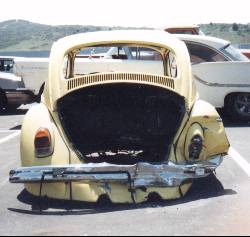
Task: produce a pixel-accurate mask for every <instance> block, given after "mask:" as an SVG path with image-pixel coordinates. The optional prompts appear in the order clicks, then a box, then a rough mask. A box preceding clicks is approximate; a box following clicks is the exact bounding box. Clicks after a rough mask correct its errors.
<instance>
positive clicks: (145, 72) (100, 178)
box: [10, 31, 229, 203]
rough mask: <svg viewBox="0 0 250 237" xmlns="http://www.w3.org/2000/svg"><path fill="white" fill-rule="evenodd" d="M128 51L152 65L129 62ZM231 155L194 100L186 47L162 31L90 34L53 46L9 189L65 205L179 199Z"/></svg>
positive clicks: (205, 108)
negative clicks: (89, 55) (85, 54)
mask: <svg viewBox="0 0 250 237" xmlns="http://www.w3.org/2000/svg"><path fill="white" fill-rule="evenodd" d="M104 46H105V47H109V48H112V47H118V51H117V54H115V55H114V57H113V58H110V59H108V58H105V59H92V61H91V62H92V65H91V64H90V61H89V63H88V64H84V65H85V66H86V68H85V69H84V65H81V67H80V68H77V62H78V60H77V58H79V57H81V52H82V51H83V49H86V48H91V47H94V48H98V47H104ZM126 47H132V48H133V49H134V52H140V51H143V52H145V54H144V55H147V56H146V60H144V59H141V58H140V57H137V56H138V55H136V53H135V54H134V57H135V58H134V59H130V60H128V59H127V58H126V56H124V55H125V54H124V51H123V50H122V49H123V48H126ZM150 52H151V53H150ZM154 54H156V55H158V56H160V57H161V60H159V59H157V61H156V60H152V59H150V57H149V55H154ZM159 65H160V66H161V67H159ZM156 67H157V68H156ZM156 71H157V74H156ZM228 149H229V143H228V139H227V136H226V134H225V130H224V126H223V123H222V119H221V118H220V116H219V115H218V113H217V112H216V110H215V108H214V107H213V106H212V105H210V104H208V103H207V102H205V101H202V100H198V99H197V92H196V89H195V86H194V81H193V80H192V71H191V64H190V57H189V54H188V51H187V48H186V46H185V44H184V43H183V42H181V41H180V40H178V39H176V38H175V37H173V36H171V35H169V34H167V33H166V32H164V31H109V32H94V33H85V34H79V35H73V36H68V37H66V38H63V39H61V40H59V41H57V42H56V43H55V44H54V45H53V47H52V51H51V57H50V65H49V77H48V80H47V81H46V83H45V89H44V93H43V95H42V102H41V103H40V104H38V105H36V106H34V107H32V108H31V109H30V110H29V112H28V113H27V115H26V117H25V118H24V122H23V125H22V134H21V163H22V168H18V169H16V170H12V171H11V172H10V182H11V183H24V184H25V187H26V189H27V190H28V192H30V193H31V194H33V195H35V196H47V197H50V198H56V199H64V200H78V201H87V202H96V201H97V200H99V199H100V198H102V197H103V196H106V197H108V198H110V200H111V201H112V202H114V203H133V202H134V203H141V202H144V201H147V200H148V198H149V196H150V194H152V193H153V194H155V193H157V194H159V195H160V196H161V197H162V198H163V199H175V198H180V197H182V196H183V195H185V194H186V193H187V191H188V190H189V188H190V187H191V185H192V182H193V180H194V179H198V178H203V177H207V176H208V175H210V174H211V173H212V172H214V170H215V169H216V168H217V167H218V166H219V165H220V164H221V162H222V160H223V157H224V155H226V154H227V152H228Z"/></svg>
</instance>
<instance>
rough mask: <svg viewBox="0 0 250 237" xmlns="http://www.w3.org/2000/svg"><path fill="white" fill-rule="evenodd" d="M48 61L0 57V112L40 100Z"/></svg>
mask: <svg viewBox="0 0 250 237" xmlns="http://www.w3.org/2000/svg"><path fill="white" fill-rule="evenodd" d="M47 74H48V59H38V58H19V57H0V110H13V109H16V108H18V107H19V106H20V105H22V104H29V103H32V102H36V101H39V100H40V96H41V94H42V90H43V85H44V81H45V78H46V77H47Z"/></svg>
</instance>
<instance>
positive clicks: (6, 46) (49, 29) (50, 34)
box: [0, 20, 135, 52]
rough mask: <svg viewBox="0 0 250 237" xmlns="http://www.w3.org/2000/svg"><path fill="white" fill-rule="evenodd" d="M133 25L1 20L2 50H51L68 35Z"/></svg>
mask: <svg viewBox="0 0 250 237" xmlns="http://www.w3.org/2000/svg"><path fill="white" fill-rule="evenodd" d="M114 29H135V28H132V27H126V28H125V27H106V26H80V25H72V26H63V25H61V26H49V25H42V24H37V23H32V22H28V21H23V20H18V21H17V20H11V21H5V22H0V51H2V52H4V51H33V50H50V48H51V46H52V43H53V42H54V41H56V40H57V39H59V38H62V37H64V36H67V35H72V34H77V33H83V32H91V31H100V30H114Z"/></svg>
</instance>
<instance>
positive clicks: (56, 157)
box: [21, 103, 69, 167]
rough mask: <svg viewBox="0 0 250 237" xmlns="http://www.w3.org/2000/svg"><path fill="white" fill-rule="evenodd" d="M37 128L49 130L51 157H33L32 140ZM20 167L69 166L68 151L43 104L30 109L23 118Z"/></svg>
mask: <svg viewBox="0 0 250 237" xmlns="http://www.w3.org/2000/svg"><path fill="white" fill-rule="evenodd" d="M39 128H47V129H49V131H50V133H51V136H52V141H53V147H54V152H53V154H52V155H51V156H48V157H45V158H37V157H36V155H35V147H34V139H35V135H36V133H37V131H38V129H39ZM21 161H22V166H24V167H30V166H38V165H63V164H64V165H65V164H69V150H68V148H67V146H66V144H65V143H64V141H63V139H62V137H61V135H60V133H59V132H58V129H57V127H56V125H55V123H54V121H53V119H52V117H51V115H50V113H49V111H48V109H47V108H46V106H45V105H44V104H42V103H41V104H38V105H36V106H34V107H32V108H31V109H30V110H29V112H28V113H27V115H26V116H25V118H24V122H23V125H22V133H21Z"/></svg>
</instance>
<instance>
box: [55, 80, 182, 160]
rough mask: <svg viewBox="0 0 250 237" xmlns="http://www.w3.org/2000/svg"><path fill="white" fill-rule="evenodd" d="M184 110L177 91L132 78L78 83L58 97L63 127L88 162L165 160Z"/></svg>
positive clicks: (82, 157) (78, 151)
mask: <svg viewBox="0 0 250 237" xmlns="http://www.w3.org/2000/svg"><path fill="white" fill-rule="evenodd" d="M185 111H186V109H185V100H184V98H183V97H181V96H179V95H177V94H176V93H174V92H172V91H169V90H167V89H163V88H159V87H155V86H149V85H140V84H132V83H131V84H130V83H119V84H118V83H116V84H105V85H98V86H94V87H88V88H82V89H79V90H77V91H74V92H71V93H70V94H68V95H66V96H64V97H63V98H61V99H60V100H59V101H58V113H59V117H60V120H61V123H62V126H63V129H64V131H65V133H66V135H67V137H68V139H69V141H70V142H71V144H72V146H73V147H74V149H75V150H76V151H77V154H79V156H80V157H81V159H83V160H84V161H85V162H87V163H102V162H107V163H111V164H136V163H138V162H149V163H157V162H162V161H164V160H167V158H168V154H169V152H170V148H171V145H172V143H173V139H174V137H175V135H176V133H177V131H178V129H179V126H180V124H181V122H182V120H183V118H184V115H185Z"/></svg>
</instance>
